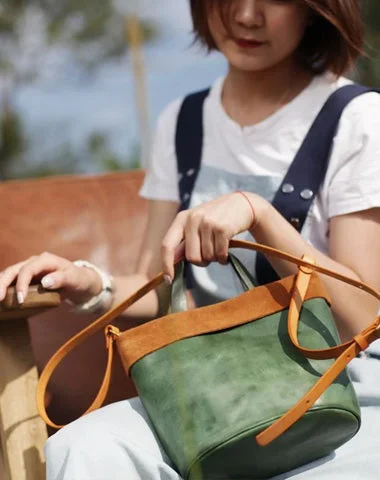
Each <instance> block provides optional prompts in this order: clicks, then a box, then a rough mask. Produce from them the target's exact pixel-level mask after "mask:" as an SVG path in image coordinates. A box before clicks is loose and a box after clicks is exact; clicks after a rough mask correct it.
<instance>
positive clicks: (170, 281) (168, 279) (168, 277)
mask: <svg viewBox="0 0 380 480" xmlns="http://www.w3.org/2000/svg"><path fill="white" fill-rule="evenodd" d="M164 282H165V283H166V284H167V285H171V284H172V279H171V278H170V276H169V275H164Z"/></svg>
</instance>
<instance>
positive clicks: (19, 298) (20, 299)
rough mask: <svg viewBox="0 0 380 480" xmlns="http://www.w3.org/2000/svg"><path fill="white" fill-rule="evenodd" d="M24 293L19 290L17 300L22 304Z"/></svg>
mask: <svg viewBox="0 0 380 480" xmlns="http://www.w3.org/2000/svg"><path fill="white" fill-rule="evenodd" d="M24 300H25V299H24V294H23V293H22V292H17V301H18V303H19V305H22V304H23V303H24Z"/></svg>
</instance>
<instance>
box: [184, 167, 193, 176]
mask: <svg viewBox="0 0 380 480" xmlns="http://www.w3.org/2000/svg"><path fill="white" fill-rule="evenodd" d="M194 173H195V169H194V168H190V170H188V171H187V172H186V175H187V176H188V177H192V176H193V175H194Z"/></svg>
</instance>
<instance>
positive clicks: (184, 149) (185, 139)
mask: <svg viewBox="0 0 380 480" xmlns="http://www.w3.org/2000/svg"><path fill="white" fill-rule="evenodd" d="M209 92H210V89H207V90H202V91H201V92H196V93H193V94H191V95H189V96H187V97H186V98H185V99H184V101H183V103H182V106H181V109H180V111H179V114H178V120H177V131H176V136H175V148H176V155H177V169H178V187H179V195H180V207H179V209H180V210H186V209H187V208H189V204H190V200H191V195H192V193H193V190H194V185H195V181H196V179H197V176H198V173H199V169H200V166H201V159H202V147H203V104H204V101H205V99H206V98H207V96H208V94H209Z"/></svg>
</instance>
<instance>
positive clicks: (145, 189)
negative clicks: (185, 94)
mask: <svg viewBox="0 0 380 480" xmlns="http://www.w3.org/2000/svg"><path fill="white" fill-rule="evenodd" d="M181 104H182V99H179V100H176V101H174V102H172V103H171V104H169V106H168V107H166V109H165V110H164V111H163V112H162V114H161V115H160V117H159V119H158V122H157V128H156V132H155V136H154V140H153V145H152V153H151V156H150V162H149V167H148V169H147V173H146V175H145V179H144V183H143V185H142V187H141V189H140V196H142V197H143V198H147V199H149V200H166V201H175V202H178V201H179V191H178V173H177V160H176V152H175V132H176V125H177V117H178V113H179V109H180V107H181Z"/></svg>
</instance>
